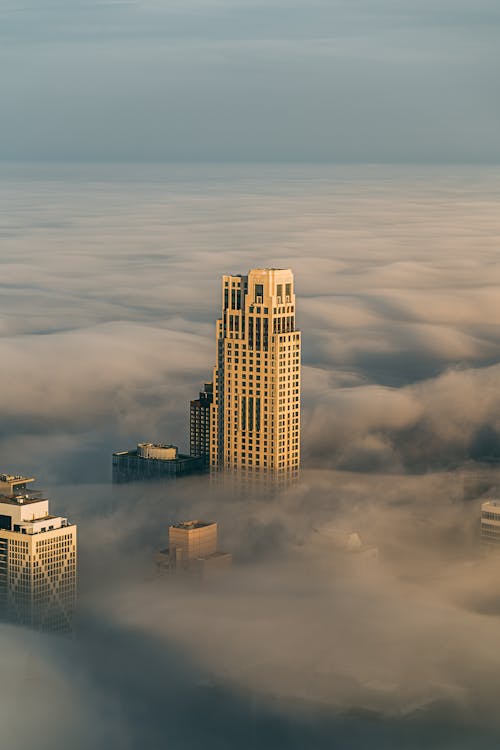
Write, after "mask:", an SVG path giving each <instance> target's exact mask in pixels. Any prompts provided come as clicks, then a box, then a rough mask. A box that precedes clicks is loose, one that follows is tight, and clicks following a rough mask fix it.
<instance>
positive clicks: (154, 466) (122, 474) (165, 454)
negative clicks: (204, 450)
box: [113, 443, 206, 484]
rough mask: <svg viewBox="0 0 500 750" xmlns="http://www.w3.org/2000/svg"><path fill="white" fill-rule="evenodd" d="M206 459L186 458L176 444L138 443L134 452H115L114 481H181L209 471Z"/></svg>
mask: <svg viewBox="0 0 500 750" xmlns="http://www.w3.org/2000/svg"><path fill="white" fill-rule="evenodd" d="M205 468H206V467H205V462H204V459H203V457H202V456H186V455H184V454H182V453H179V451H178V449H177V447H176V446H175V445H165V444H163V443H138V445H137V448H136V449H135V450H131V451H117V452H116V453H113V482H115V483H117V484H120V483H122V482H141V481H146V480H150V479H177V478H179V477H183V476H186V475H189V474H199V473H201V472H203V471H205Z"/></svg>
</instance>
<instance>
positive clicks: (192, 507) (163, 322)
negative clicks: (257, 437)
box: [0, 164, 500, 750]
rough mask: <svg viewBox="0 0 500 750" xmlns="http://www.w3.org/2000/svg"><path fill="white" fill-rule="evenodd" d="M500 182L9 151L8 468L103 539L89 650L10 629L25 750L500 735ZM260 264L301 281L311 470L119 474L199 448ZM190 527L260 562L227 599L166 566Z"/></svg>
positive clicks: (0, 640) (239, 556) (82, 533)
mask: <svg viewBox="0 0 500 750" xmlns="http://www.w3.org/2000/svg"><path fill="white" fill-rule="evenodd" d="M499 196H500V176H499V174H498V169H497V168H496V167H491V166H484V165H479V166H478V165H476V166H470V165H469V166H453V167H449V166H446V167H444V166H439V165H435V166H432V167H430V166H411V167H408V166H398V165H386V166H352V165H351V166H346V165H316V166H310V165H291V164H289V165H261V164H260V165H246V166H241V165H240V166H238V165H230V164H227V165H218V166H213V165H158V164H155V165H130V164H129V165H124V164H122V165H111V166H110V165H108V164H102V165H95V164H92V165H83V164H80V165H75V164H52V165H47V164H38V165H37V164H30V165H28V164H17V165H13V164H5V165H3V169H2V170H1V172H0V205H1V206H2V208H3V210H2V213H1V215H0V236H1V238H2V250H1V254H0V288H1V294H0V326H1V327H0V351H1V356H2V367H1V368H0V413H1V414H2V420H1V422H0V457H1V466H0V469H1V470H2V471H13V472H16V473H17V472H22V473H26V474H29V475H34V476H36V477H37V478H38V482H37V485H38V486H39V487H41V488H43V489H44V490H45V492H46V494H47V496H48V497H49V498H50V502H51V506H50V507H51V510H52V511H55V512H57V513H61V514H63V515H67V516H68V517H69V518H70V519H71V520H73V521H75V522H76V523H77V524H78V531H79V623H78V629H77V632H76V634H75V638H74V639H70V640H61V639H59V638H52V637H49V636H40V635H37V634H34V633H30V632H25V631H23V630H22V629H14V628H11V627H9V626H6V625H1V626H0V669H1V671H2V675H3V677H4V680H5V683H6V684H7V685H8V687H9V689H8V691H7V694H6V696H5V699H4V701H3V702H2V708H1V709H0V717H1V723H2V732H3V736H4V737H7V738H8V746H9V748H12V750H28V748H31V747H33V744H34V743H35V742H36V744H37V747H40V748H43V750H45V748H47V749H48V748H51V750H59V748H61V750H63V749H64V750H65V749H66V748H67V747H68V746H69V745H71V746H72V747H74V748H75V750H79V749H80V748H82V750H84V749H85V750H86V748H88V747H93V748H96V749H97V750H101V748H102V750H104V748H106V750H107V748H110V747H112V748H113V747H119V748H124V749H125V750H138V749H139V748H141V750H157V748H158V747H164V746H167V747H172V748H174V749H175V750H191V749H193V750H194V749H196V750H197V749H198V748H200V750H201V748H203V750H211V748H212V747H214V748H217V750H220V748H222V749H223V750H224V749H225V748H228V750H229V749H231V750H232V748H234V747H236V746H237V747H242V748H244V750H246V749H247V748H248V750H254V749H255V748H257V747H260V748H263V747H264V748H266V747H269V748H272V749H273V750H285V749H286V750H289V748H292V750H294V748H297V750H299V748H300V750H303V748H305V747H307V748H314V750H316V749H318V750H326V749H327V748H331V747H332V744H333V745H334V746H338V747H342V748H344V747H345V748H353V750H361V749H364V748H366V747H370V748H376V749H377V750H378V748H380V750H382V749H383V750H401V749H402V748H405V749H406V748H408V749H409V750H421V748H422V747H423V746H425V747H429V748H433V749H434V748H435V749H436V750H442V749H444V748H453V750H456V749H457V748H458V749H459V750H461V749H462V748H464V749H465V748H467V750H469V748H474V749H476V748H479V749H480V750H483V749H484V750H489V748H493V747H497V746H498V737H499V734H500V725H499V722H498V712H497V710H496V693H497V691H496V685H497V680H498V670H499V668H500V664H497V662H498V661H499V659H498V654H497V650H496V649H495V648H494V646H492V644H494V643H495V642H496V638H497V631H498V617H499V614H500V608H499V606H498V602H499V596H500V592H499V590H498V564H497V560H496V558H495V557H493V558H492V557H489V556H484V555H481V553H480V550H479V548H478V543H477V536H478V528H477V527H478V513H479V503H480V500H479V499H478V497H477V494H476V495H474V494H473V495H472V496H471V495H470V494H468V492H467V491H466V485H465V483H464V481H465V478H466V477H467V476H468V472H470V468H468V467H470V466H471V463H470V462H471V460H473V459H475V460H481V459H491V458H497V459H498V458H499V457H500V417H499V415H500V390H499V389H498V378H499V375H500V365H499V364H498V362H499V359H500V334H499V332H498V325H497V320H498V308H499V303H498V300H499V299H500V295H499V291H500V290H499V287H500V273H499V268H498V230H499V218H498V216H499V213H498V199H499ZM260 265H269V266H283V267H291V268H292V269H293V271H294V273H295V282H296V292H297V322H298V325H299V327H300V329H301V330H302V336H303V362H302V377H303V389H302V419H303V422H302V455H303V475H302V481H301V484H300V485H299V486H298V487H297V488H296V489H295V490H294V491H293V492H290V493H289V494H287V495H286V496H284V497H281V498H274V499H272V498H269V497H253V498H249V499H247V501H246V502H242V501H237V500H235V498H234V497H233V496H232V495H231V494H230V493H229V492H228V491H227V490H225V489H224V488H217V487H215V488H212V490H211V491H207V486H206V482H205V481H204V479H203V478H201V479H200V478H198V479H192V480H189V479H186V481H185V482H184V481H183V482H178V483H176V484H175V485H169V486H168V487H159V488H158V487H153V486H151V487H149V486H143V485H133V486H126V487H122V486H120V487H113V486H112V485H111V484H110V474H111V452H112V451H113V450H120V449H127V448H132V447H134V445H135V444H136V443H137V442H138V441H140V440H161V441H165V442H173V443H176V444H178V445H179V446H180V447H181V448H182V449H186V448H187V437H188V432H187V424H188V404H189V400H190V399H191V398H193V397H195V396H196V395H197V392H198V390H199V389H200V388H201V386H202V384H203V383H204V382H205V381H206V380H207V379H209V377H210V374H211V368H212V367H213V364H214V358H215V338H214V337H215V326H214V322H215V319H216V317H217V315H218V313H219V304H220V277H221V275H222V273H227V272H229V273H245V272H246V271H248V269H249V268H251V267H256V266H260ZM493 474H494V482H495V483H496V484H497V485H498V477H497V475H496V473H495V472H493ZM186 517H201V518H215V519H216V520H217V521H218V522H219V525H220V534H221V546H222V548H223V549H226V550H228V551H230V552H232V553H233V555H234V560H235V564H234V567H233V571H232V573H231V574H230V575H229V576H228V577H225V578H223V579H221V580H220V581H219V582H216V583H215V584H214V585H213V587H212V588H208V589H205V590H199V589H195V590H193V589H190V588H185V587H183V586H175V585H169V584H168V582H166V581H164V580H158V579H157V578H156V576H155V574H154V564H153V555H154V553H155V551H156V550H158V549H161V548H163V547H164V546H165V544H166V536H167V526H168V524H169V523H170V522H172V521H176V520H179V519H180V518H186ZM328 530H330V531H331V533H330V532H329V531H328ZM353 532H356V533H358V534H359V535H360V537H361V540H362V542H363V543H364V545H366V547H367V548H369V549H371V550H372V552H371V553H370V554H369V555H368V557H367V556H365V555H364V554H360V555H356V554H352V553H349V552H348V551H347V549H346V539H347V538H348V536H349V534H351V533H353ZM374 548H375V549H376V550H378V557H377V558H374V557H373V556H371V555H372V554H373V549H374ZM20 705H22V709H23V710H22V713H21V711H20V708H19V706H20ZM193 717H195V718H193Z"/></svg>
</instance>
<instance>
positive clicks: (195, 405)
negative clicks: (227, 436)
mask: <svg viewBox="0 0 500 750" xmlns="http://www.w3.org/2000/svg"><path fill="white" fill-rule="evenodd" d="M213 400H214V389H213V385H212V383H205V388H204V390H203V391H201V392H200V397H199V398H197V399H194V400H193V401H191V405H190V410H189V446H190V450H189V452H190V454H191V456H200V457H201V458H203V461H204V463H205V465H207V464H208V463H209V462H210V405H211V404H212V402H213Z"/></svg>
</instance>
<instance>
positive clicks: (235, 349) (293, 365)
mask: <svg viewBox="0 0 500 750" xmlns="http://www.w3.org/2000/svg"><path fill="white" fill-rule="evenodd" d="M295 313H296V309H295V292H294V279H293V274H292V272H291V270H289V269H275V268H255V269H253V270H251V271H250V272H249V273H248V276H240V275H238V276H223V277H222V316H221V318H220V319H219V320H218V321H217V332H216V338H217V364H216V367H215V368H214V378H213V383H214V398H213V404H212V406H211V419H210V422H211V437H210V465H211V468H212V469H213V470H224V471H227V470H230V471H236V472H239V473H240V474H243V475H244V474H255V473H260V474H262V473H264V474H267V475H273V477H277V476H279V475H287V476H292V477H294V476H295V475H296V474H297V472H298V469H299V466H300V356H301V334H300V331H298V330H297V329H296V327H295Z"/></svg>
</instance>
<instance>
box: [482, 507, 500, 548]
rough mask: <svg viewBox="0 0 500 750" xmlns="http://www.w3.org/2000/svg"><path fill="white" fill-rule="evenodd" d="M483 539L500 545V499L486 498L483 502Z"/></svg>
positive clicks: (488, 542) (485, 541) (484, 541)
mask: <svg viewBox="0 0 500 750" xmlns="http://www.w3.org/2000/svg"><path fill="white" fill-rule="evenodd" d="M481 541H482V542H483V544H492V545H500V500H486V501H485V502H484V503H482V504H481Z"/></svg>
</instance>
